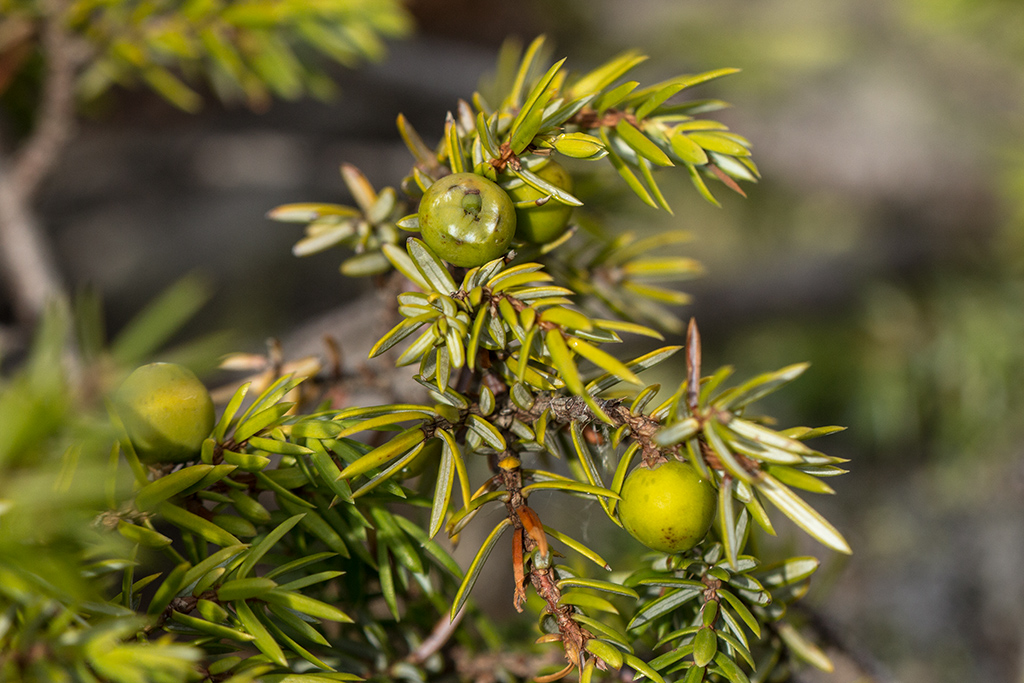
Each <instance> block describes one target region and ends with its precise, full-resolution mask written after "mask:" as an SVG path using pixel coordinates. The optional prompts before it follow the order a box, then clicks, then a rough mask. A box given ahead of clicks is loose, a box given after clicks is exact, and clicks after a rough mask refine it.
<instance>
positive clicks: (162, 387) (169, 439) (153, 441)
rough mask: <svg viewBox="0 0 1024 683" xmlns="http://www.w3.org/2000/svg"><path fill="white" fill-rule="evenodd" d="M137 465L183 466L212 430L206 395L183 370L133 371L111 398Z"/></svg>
mask: <svg viewBox="0 0 1024 683" xmlns="http://www.w3.org/2000/svg"><path fill="white" fill-rule="evenodd" d="M113 404H114V408H115V409H116V411H117V414H118V416H119V417H120V418H121V422H122V423H123V424H124V427H125V430H126V431H127V432H128V438H129V440H131V443H132V447H133V448H134V449H135V452H136V454H137V455H138V456H139V460H141V461H142V462H146V463H156V462H184V461H186V460H190V459H192V458H194V457H195V456H196V455H198V454H199V451H200V449H201V448H202V446H203V441H205V440H206V438H207V437H208V436H209V435H210V432H211V431H212V430H213V423H214V410H213V400H212V399H211V398H210V392H208V391H207V390H206V387H205V386H204V385H203V383H202V382H200V381H199V378H198V377H196V376H195V374H194V373H193V372H192V371H191V370H189V369H188V368H186V367H183V366H181V365H176V364H174V363H151V364H149V365H143V366H142V367H140V368H138V369H136V370H135V371H134V372H132V373H131V374H130V375H128V378H127V379H125V381H124V383H123V384H121V386H120V388H119V389H118V390H117V391H116V392H115V393H114V396H113Z"/></svg>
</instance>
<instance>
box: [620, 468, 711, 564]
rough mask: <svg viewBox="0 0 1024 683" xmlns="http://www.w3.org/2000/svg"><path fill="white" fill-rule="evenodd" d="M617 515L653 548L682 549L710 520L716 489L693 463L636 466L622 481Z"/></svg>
mask: <svg viewBox="0 0 1024 683" xmlns="http://www.w3.org/2000/svg"><path fill="white" fill-rule="evenodd" d="M620 495H621V496H622V500H621V501H620V502H619V507H618V512H619V520H620V521H621V522H622V526H624V527H625V528H626V531H628V532H629V533H630V534H631V535H632V536H633V538H635V539H636V540H638V541H640V542H641V543H643V544H644V545H645V546H647V547H648V548H651V549H652V550H660V551H661V552H664V553H681V552H685V551H687V550H689V549H690V548H692V547H693V546H695V545H697V544H698V543H700V541H701V539H703V538H704V536H705V535H707V533H708V530H709V529H710V528H711V523H712V522H713V521H714V519H715V507H716V506H715V503H716V501H717V491H716V489H715V487H714V485H713V484H712V483H711V482H710V481H709V480H707V479H705V478H703V477H702V476H701V475H700V474H699V473H698V472H697V470H695V469H694V468H693V466H692V465H690V464H689V463H685V462H680V461H678V460H669V461H667V462H663V463H660V464H657V465H655V466H654V467H647V466H646V465H640V466H639V467H637V468H635V469H634V470H633V471H632V472H630V473H629V476H627V477H626V481H625V483H624V484H623V485H622V492H621V494H620Z"/></svg>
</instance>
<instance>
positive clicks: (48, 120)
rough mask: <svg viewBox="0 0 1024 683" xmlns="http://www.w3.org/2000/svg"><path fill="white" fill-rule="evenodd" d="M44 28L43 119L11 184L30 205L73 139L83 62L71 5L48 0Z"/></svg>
mask: <svg viewBox="0 0 1024 683" xmlns="http://www.w3.org/2000/svg"><path fill="white" fill-rule="evenodd" d="M44 7H45V8H46V19H45V21H44V23H43V27H42V43H43V44H42V47H43V51H44V53H45V54H46V57H47V68H46V80H45V81H44V83H43V92H42V97H41V99H40V104H39V116H38V119H37V121H36V126H35V129H34V130H33V131H32V135H31V137H30V138H29V139H28V140H27V141H26V142H25V144H24V145H23V146H22V148H21V149H20V150H18V153H17V155H16V157H15V159H14V167H13V168H12V169H11V182H12V183H13V185H14V189H15V191H16V192H17V193H18V195H19V196H21V197H24V200H25V202H26V203H28V202H30V201H31V200H32V199H33V197H34V196H35V194H36V192H37V191H38V189H39V185H40V184H41V183H42V181H43V180H44V179H45V178H46V176H48V175H49V174H50V172H51V171H52V170H53V167H54V165H55V164H56V162H57V158H58V157H59V155H60V153H61V152H62V151H63V149H64V147H65V146H66V145H67V143H68V140H70V138H71V134H72V130H73V127H74V122H75V71H76V70H77V68H78V65H79V63H80V61H81V59H80V56H79V55H78V54H77V53H78V52H79V51H78V50H77V49H76V46H75V44H74V42H73V41H72V38H71V36H70V35H69V34H68V32H67V29H66V27H65V25H64V20H65V16H66V14H67V7H68V3H67V2H66V0H48V2H45V3H44Z"/></svg>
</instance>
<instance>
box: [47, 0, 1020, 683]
mask: <svg viewBox="0 0 1024 683" xmlns="http://www.w3.org/2000/svg"><path fill="white" fill-rule="evenodd" d="M410 8H411V10H412V12H413V13H414V15H415V18H416V22H417V24H416V33H415V34H414V35H413V36H412V37H411V38H410V39H408V40H405V41H401V42H396V43H392V44H391V45H390V52H389V57H388V59H387V60H386V61H384V62H382V63H380V64H377V65H373V66H369V67H366V68H364V69H361V70H358V71H348V72H342V71H340V70H339V72H338V80H339V83H340V85H341V94H340V96H339V97H338V98H337V99H336V100H335V101H333V102H330V103H321V102H313V101H301V102H292V103H280V102H278V103H275V104H274V105H273V106H272V107H271V108H270V109H269V110H268V111H265V112H262V113H259V114H257V113H252V112H249V111H246V110H244V109H226V108H220V107H218V106H217V105H214V104H208V105H207V106H206V108H205V109H204V110H203V112H202V113H200V114H199V115H195V116H193V115H187V114H183V113H180V112H178V111H176V110H174V109H173V108H171V107H170V106H169V105H167V104H165V103H164V102H163V101H161V100H160V99H159V98H157V97H156V96H154V95H151V94H149V93H147V92H143V91H138V92H122V93H119V94H118V95H117V102H116V106H115V107H111V108H110V111H109V112H107V113H103V112H98V113H97V114H96V115H95V116H94V117H91V118H89V119H87V120H85V121H83V122H82V123H81V125H80V128H79V130H78V136H77V138H76V140H75V141H74V143H73V144H72V146H71V148H70V150H69V152H68V153H67V154H66V155H65V157H64V158H63V160H62V163H61V165H60V168H59V170H58V172H57V173H56V175H55V176H54V177H53V179H52V180H51V181H50V182H49V183H48V184H47V186H46V188H45V192H44V196H43V199H42V203H41V217H42V219H43V222H44V224H45V225H46V226H47V228H48V230H49V232H50V235H51V236H52V239H53V240H54V242H55V244H56V247H57V249H58V252H59V254H60V258H61V261H62V264H63V267H64V269H65V272H66V273H67V275H68V277H69V279H70V280H71V281H72V282H74V283H75V284H76V285H82V284H85V283H88V284H91V285H93V286H95V287H96V288H98V289H99V290H100V292H101V293H102V295H103V297H104V300H105V302H106V306H107V315H108V324H109V326H110V328H111V330H112V331H116V329H118V327H119V326H120V325H123V324H124V322H125V321H126V320H127V319H128V318H129V317H130V316H131V315H133V314H134V313H135V312H136V311H138V310H139V308H141V307H142V306H143V305H144V304H145V303H146V302H147V301H149V300H151V299H152V298H153V297H154V296H155V295H156V294H157V293H158V292H160V291H161V290H162V289H164V288H165V287H167V286H168V285H170V284H171V283H172V282H174V281H176V280H177V279H179V278H180V277H182V276H183V275H184V274H186V273H188V272H193V271H195V272H198V273H200V274H202V275H203V276H205V277H207V278H208V279H209V280H210V281H211V283H212V285H213V287H214V292H215V294H214V297H213V299H212V301H211V302H210V304H209V305H207V306H206V308H205V309H204V310H203V312H202V313H201V315H200V316H199V318H198V319H197V320H196V321H195V322H194V323H193V324H192V325H190V327H189V328H188V329H186V330H185V331H184V332H183V337H187V336H190V335H196V334H199V333H202V332H207V331H212V330H230V331H231V332H232V334H233V341H232V342H231V347H230V348H225V349H224V350H225V351H227V350H237V349H245V350H255V351H259V350H261V349H262V348H263V343H264V339H265V338H267V337H269V336H275V337H282V338H287V337H289V335H291V334H292V333H293V332H294V331H295V330H296V329H297V328H299V327H300V326H302V325H304V324H306V323H308V322H309V321H310V320H315V319H316V318H317V317H318V316H322V315H325V314H328V313H330V312H334V311H336V310H337V309H338V307H339V306H342V305H343V304H346V303H347V302H350V301H351V300H353V299H355V298H357V297H358V296H359V295H360V294H361V293H362V292H364V291H365V287H366V285H365V284H361V283H356V282H353V281H349V280H346V279H344V278H343V277H342V276H341V275H340V274H339V273H338V270H337V266H338V264H339V263H340V260H341V254H339V253H335V252H328V253H326V254H321V255H317V256H314V257H310V258H307V259H301V260H300V259H296V258H294V257H292V255H291V253H290V248H291V245H292V244H293V243H294V242H295V241H296V240H297V239H298V238H299V237H300V236H301V228H300V227H297V226H294V225H288V224H277V223H272V222H270V221H268V220H266V219H265V218H264V215H265V213H266V212H267V211H268V210H269V209H271V208H273V207H274V206H276V205H278V204H282V203H287V202H298V201H331V202H341V203H346V202H350V201H351V199H350V198H349V197H348V196H347V195H346V191H345V187H344V184H343V183H342V181H341V177H340V175H339V173H338V166H339V164H340V163H341V162H343V161H346V162H350V163H353V164H355V165H356V166H358V167H359V168H360V169H362V170H363V172H364V173H365V174H366V175H367V176H368V177H369V179H370V180H371V182H373V183H374V184H375V185H376V186H378V187H380V186H382V185H385V184H397V182H398V181H399V180H400V179H401V178H402V176H403V175H405V173H406V172H407V170H408V168H409V164H410V159H409V157H408V155H407V152H406V151H405V149H404V147H403V146H402V144H401V141H400V140H399V138H398V135H397V133H396V131H395V126H394V121H395V116H396V115H397V114H398V113H399V112H404V113H405V114H406V116H407V117H408V118H409V119H410V120H411V121H412V123H413V124H414V126H415V127H416V128H417V129H418V130H419V131H420V132H421V134H423V135H424V137H425V138H427V140H428V142H429V143H433V142H434V141H436V140H437V139H438V137H439V135H440V133H441V130H442V124H443V117H444V114H445V112H446V111H447V110H448V109H450V108H453V107H454V105H455V102H456V98H458V97H466V96H468V95H469V94H471V93H472V91H473V89H474V88H475V86H476V84H477V81H478V79H479V78H480V77H481V76H482V75H483V74H484V73H486V72H487V71H489V70H491V69H492V68H493V63H494V58H495V55H496V52H497V48H498V46H499V45H500V43H501V41H502V39H503V38H504V37H505V36H506V35H508V34H515V35H518V36H520V37H522V38H523V39H524V40H529V39H531V38H532V37H533V36H534V35H536V34H537V33H541V32H544V33H547V34H548V35H550V36H551V37H552V39H553V41H554V42H555V45H556V55H555V57H556V58H558V57H562V56H568V57H569V65H570V66H573V67H575V68H578V69H580V70H582V69H585V68H587V67H590V66H593V65H595V64H597V63H598V62H599V61H600V60H602V59H605V58H607V57H608V56H609V55H611V54H613V53H614V52H617V51H619V50H622V49H626V48H630V47H636V48H638V49H640V50H641V51H643V52H646V53H647V54H649V55H651V57H652V59H651V60H650V61H649V63H647V64H645V65H644V66H643V67H641V68H640V69H639V70H638V72H637V73H638V75H639V76H640V77H642V80H646V81H652V80H655V79H658V78H662V77H666V76H669V75H674V74H677V73H686V72H698V71H701V70H706V69H711V68H717V67H721V66H735V67H739V68H741V69H742V73H740V74H738V75H734V76H731V77H729V78H727V79H724V80H721V81H716V82H715V83H713V84H711V85H709V86H706V87H703V88H701V90H700V91H699V93H698V96H701V97H703V96H714V97H720V98H722V99H725V100H727V101H729V102H731V103H732V104H733V105H734V108H733V109H731V110H729V111H727V112H725V113H724V114H723V115H722V118H723V120H725V121H726V122H727V123H728V124H729V125H730V126H731V127H732V128H733V129H734V130H735V131H736V132H739V133H741V134H743V135H745V136H747V137H749V138H750V139H751V140H752V141H753V143H754V158H755V160H756V161H757V163H758V164H759V166H760V168H761V171H762V173H763V176H764V180H763V182H761V183H760V184H759V185H757V186H753V187H748V188H747V190H748V194H749V198H748V199H746V200H743V199H741V198H739V197H736V196H734V195H728V193H727V192H726V191H724V190H721V189H716V194H717V195H718V196H719V198H720V199H721V200H722V202H723V208H722V209H716V208H714V207H711V206H709V205H707V204H705V203H703V202H702V201H701V200H700V199H699V197H698V196H697V195H696V193H694V192H693V191H692V189H691V188H690V187H689V181H688V180H687V179H686V178H685V174H683V175H679V177H678V178H675V179H666V189H667V192H668V193H669V200H670V202H671V203H672V205H673V206H674V207H675V208H676V212H675V213H676V215H675V216H674V217H670V216H667V215H665V214H664V213H663V212H657V211H654V210H653V209H649V208H648V207H646V206H645V205H643V204H641V203H640V202H639V201H636V200H635V199H632V200H631V199H630V198H629V197H628V196H627V195H623V198H622V201H621V202H619V203H617V204H615V205H614V206H610V207H609V206H603V207H601V208H602V209H604V212H605V213H606V214H607V217H608V218H609V219H610V220H612V221H613V224H615V225H621V226H622V227H623V229H636V230H650V229H659V228H664V227H685V228H687V229H690V230H692V231H693V232H694V233H695V235H696V238H697V239H696V240H695V241H694V242H693V244H692V245H690V247H689V248H688V249H687V254H689V255H693V256H696V257H698V258H700V259H701V260H702V261H703V262H704V264H705V265H706V266H707V270H708V274H707V276H706V277H704V278H703V279H701V280H699V281H697V282H694V283H688V284H689V287H688V288H687V291H690V292H692V293H693V294H694V295H695V297H696V301H695V304H694V305H693V306H692V307H690V309H689V310H686V311H683V314H684V315H689V314H692V315H695V316H696V317H697V320H698V322H699V323H700V325H701V331H702V337H703V340H704V355H705V364H706V367H707V368H708V369H709V370H710V369H713V368H714V367H716V366H717V365H718V364H721V363H732V364H735V365H736V366H737V370H738V374H737V376H739V377H743V376H746V375H749V374H751V373H756V372H760V371H766V370H772V369H776V368H778V367H782V366H783V365H787V364H789V363H793V362H797V361H802V360H808V361H811V362H812V367H811V370H810V371H809V372H808V373H807V374H805V376H804V377H803V378H801V379H800V380H799V381H798V382H797V383H796V384H794V385H793V386H792V387H791V388H790V389H789V390H787V391H786V392H784V393H783V394H781V395H779V396H778V398H777V399H776V398H774V397H773V401H772V403H771V404H770V406H766V410H768V409H769V408H770V410H771V411H774V414H776V415H778V416H779V417H780V420H781V423H782V424H783V425H789V424H808V425H821V424H844V425H848V426H849V427H850V429H849V430H848V431H846V432H844V433H842V434H839V435H836V436H832V437H829V439H827V440H826V441H825V442H822V443H820V444H816V445H818V446H819V447H820V448H822V449H823V450H825V451H827V452H829V453H831V454H835V455H841V456H844V457H849V458H851V463H850V469H851V473H850V474H849V475H847V476H844V477H842V478H841V479H839V480H833V481H834V484H835V487H836V489H837V491H838V495H837V496H835V497H834V499H829V500H821V501H817V500H816V501H814V502H815V504H817V505H820V508H821V509H822V510H823V511H824V512H825V513H826V514H827V515H828V516H829V517H830V519H832V521H833V522H835V523H836V525H837V526H838V527H839V528H840V529H842V530H843V532H844V533H845V534H846V535H847V537H848V538H849V540H850V542H851V544H852V546H853V548H854V551H855V554H854V555H853V556H852V557H851V558H848V559H847V558H839V557H836V556H834V555H830V554H829V553H828V552H827V551H825V550H824V549H821V548H819V547H814V546H813V544H811V543H810V542H807V541H806V540H805V539H804V538H803V537H802V535H800V534H798V533H789V532H787V531H784V532H783V534H782V538H781V539H780V541H779V552H780V553H781V552H784V551H787V550H796V551H799V552H807V553H814V554H818V555H820V556H822V558H823V560H824V564H823V567H822V570H821V571H820V572H819V575H818V581H817V583H816V584H815V586H814V589H813V591H812V594H811V599H810V603H811V604H812V605H813V608H814V610H815V611H816V613H818V614H819V615H820V616H821V618H823V619H824V620H825V624H826V626H827V627H828V628H829V629H830V630H831V631H832V633H833V634H834V636H835V637H836V639H837V641H838V642H840V643H841V644H843V645H844V648H845V651H836V661H837V663H838V671H837V673H836V674H835V675H834V676H832V677H827V676H821V675H816V674H814V675H812V674H808V676H807V679H806V680H833V681H836V682H837V683H838V682H840V681H842V682H846V681H857V680H860V681H868V680H877V681H902V682H904V683H932V682H944V681H1005V682H1007V683H1010V682H1014V683H1021V682H1024V572H1022V571H1021V567H1022V566H1024V447H1022V443H1024V441H1022V438H1024V434H1022V431H1024V430H1022V427H1024V419H1022V406H1024V400H1022V399H1024V338H1022V333H1024V280H1022V268H1021V266H1022V264H1024V230H1022V228H1024V119H1022V111H1024V109H1022V107H1021V97H1022V93H1024V87H1022V85H1024V40H1022V39H1021V36H1024V4H1021V3H1019V2H1017V1H1016V0H832V1H831V2H825V1H824V0H746V1H742V2H741V1H739V0H718V1H715V2H711V1H710V0H705V1H698V2H686V3H680V2H673V1H670V0H634V1H633V2H630V3H625V2H613V1H612V0H591V1H590V2H582V0H556V1H549V2H541V1H540V0H533V1H530V2H518V3H499V2H473V1H471V0H462V1H458V2H441V1H440V0H421V1H419V2H415V3H413V4H411V5H410ZM665 175H666V177H667V174H665ZM677 175H678V174H677ZM342 315H344V314H342ZM342 342H343V343H344V342H345V340H344V339H343V340H342ZM361 352H362V351H360V350H358V349H352V353H361ZM594 533H595V534H596V533H597V532H594ZM498 583H499V586H498V589H497V590H498V592H497V593H496V595H497V597H496V600H498V601H499V602H500V603H501V605H502V607H496V608H495V609H496V610H499V612H498V613H501V612H500V610H501V609H505V607H504V605H506V604H507V603H508V602H509V601H510V598H509V595H508V591H505V590H504V589H503V586H505V585H507V586H511V583H508V584H502V583H501V582H498ZM858 662H859V665H855V664H857V663H858Z"/></svg>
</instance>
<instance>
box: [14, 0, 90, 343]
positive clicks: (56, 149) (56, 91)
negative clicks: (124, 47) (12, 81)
mask: <svg viewBox="0 0 1024 683" xmlns="http://www.w3.org/2000/svg"><path fill="white" fill-rule="evenodd" d="M66 9H67V3H66V2H65V1H64V0H50V1H49V2H47V3H46V17H45V20H44V22H43V26H42V41H43V48H44V51H45V52H46V54H47V58H48V61H47V70H46V76H45V81H44V83H43V93H42V98H41V103H40V107H39V112H38V117H37V119H36V124H35V129H34V130H33V132H32V134H31V136H30V137H29V138H28V140H27V141H26V142H25V143H24V145H23V146H22V147H21V149H20V150H19V151H18V152H17V153H16V154H15V155H14V157H13V161H12V162H7V160H5V159H0V264H2V266H3V268H2V271H3V275H4V279H5V280H6V285H7V288H8V290H9V294H10V296H11V299H12V302H13V306H14V310H15V315H16V316H17V318H18V320H19V321H20V322H21V323H22V324H24V325H26V326H30V325H31V324H32V322H33V321H35V320H36V319H38V318H39V316H40V315H41V314H42V311H43V309H44V307H45V306H46V303H47V301H49V300H51V299H54V298H57V299H63V300H65V301H66V300H67V292H66V288H65V285H64V282H63V278H62V276H61V273H60V269H59V268H58V266H57V259H56V257H55V255H54V253H53V247H52V245H51V244H50V243H49V240H48V239H47V237H46V234H45V232H44V231H43V230H42V229H41V227H40V225H39V223H38V221H37V220H36V219H35V216H34V215H33V212H32V208H31V205H32V199H33V197H34V196H35V194H36V193H37V191H38V189H39V186H40V184H41V183H42V181H43V180H44V179H45V178H46V176H47V175H49V173H50V172H51V171H52V170H53V167H54V166H55V164H56V162H57V159H58V158H59V155H60V153H61V151H62V150H63V149H64V147H65V146H66V145H67V142H68V140H69V139H70V137H71V132H72V127H73V125H74V113H75V111H74V75H75V70H76V68H77V64H78V61H79V60H78V59H77V57H76V55H75V53H76V49H75V47H74V44H73V42H72V40H71V38H70V36H69V35H68V33H67V31H66V28H65V26H64V17H65V14H66Z"/></svg>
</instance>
